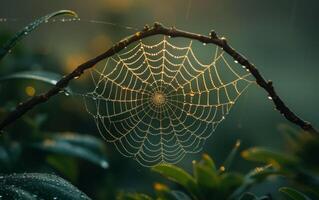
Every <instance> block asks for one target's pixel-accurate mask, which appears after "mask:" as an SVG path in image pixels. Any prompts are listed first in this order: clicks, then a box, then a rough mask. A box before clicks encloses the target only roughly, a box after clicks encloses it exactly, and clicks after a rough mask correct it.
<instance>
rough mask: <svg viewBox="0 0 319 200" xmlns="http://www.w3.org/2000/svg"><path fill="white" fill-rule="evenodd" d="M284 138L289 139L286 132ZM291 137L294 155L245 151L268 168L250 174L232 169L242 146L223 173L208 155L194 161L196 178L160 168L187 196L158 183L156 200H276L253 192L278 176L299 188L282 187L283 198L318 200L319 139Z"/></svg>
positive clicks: (265, 150) (157, 169) (245, 155)
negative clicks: (318, 157) (316, 154)
mask: <svg viewBox="0 0 319 200" xmlns="http://www.w3.org/2000/svg"><path fill="white" fill-rule="evenodd" d="M284 134H285V135H287V133H285V132H284ZM288 134H290V137H289V139H287V143H289V144H291V143H293V144H294V148H293V150H291V151H290V152H282V151H275V150H272V149H268V148H262V147H254V148H250V149H247V150H244V151H242V153H241V155H242V157H243V158H245V159H247V160H250V161H253V162H255V163H263V164H265V166H261V167H257V168H255V169H253V170H251V171H249V172H248V173H246V174H241V173H237V172H233V171H230V168H229V167H230V165H231V163H232V160H233V158H234V156H235V154H236V152H237V151H238V148H239V142H237V143H236V145H235V147H234V148H233V150H232V151H231V152H230V154H229V155H228V156H227V158H226V159H225V161H224V164H223V165H221V166H220V167H219V169H218V168H217V167H216V165H215V162H214V161H213V159H212V158H211V157H210V156H209V155H207V154H204V155H203V156H202V159H201V160H200V161H198V162H197V161H193V175H191V174H189V173H187V172H186V171H185V170H183V169H181V168H179V167H177V166H175V165H168V164H160V165H157V166H155V167H153V168H152V169H153V171H155V172H157V173H160V174H161V175H163V176H164V177H165V178H167V179H169V180H171V181H173V182H175V183H177V184H178V185H180V186H181V187H182V190H183V192H182V191H178V192H181V194H183V196H182V197H181V196H174V195H172V194H173V191H175V190H171V189H170V188H169V187H168V186H166V185H164V184H159V183H156V184H155V186H154V189H155V193H156V199H168V200H171V199H195V200H207V199H218V200H219V199H229V200H232V199H239V200H267V199H273V198H274V197H271V196H269V195H268V194H267V192H265V194H267V195H264V196H261V197H259V196H258V195H256V194H254V193H252V192H251V191H252V188H254V187H255V186H256V185H257V184H258V183H263V182H267V181H268V178H269V177H276V176H280V177H282V178H285V179H286V182H287V183H286V184H288V185H291V186H294V187H297V188H299V189H293V188H292V187H280V188H279V189H278V191H279V192H280V194H281V197H282V198H283V197H285V199H288V200H289V199H292V200H310V199H318V198H319V195H318V191H319V190H318V189H319V176H318V174H319V170H318V165H317V158H316V157H313V159H309V156H308V155H309V154H310V155H314V154H313V151H314V150H317V149H318V148H319V137H318V136H317V135H313V134H310V133H305V132H302V133H299V132H294V133H292V132H291V130H290V133H288ZM291 136H293V137H291ZM286 138H288V137H286ZM317 152H318V151H317ZM225 166H227V168H226V167H225ZM301 191H302V192H301ZM184 192H185V193H184ZM303 192H305V193H303ZM133 199H134V198H133ZM274 199H277V197H276V198H274Z"/></svg>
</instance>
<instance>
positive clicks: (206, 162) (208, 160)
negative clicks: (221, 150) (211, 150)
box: [200, 153, 216, 171]
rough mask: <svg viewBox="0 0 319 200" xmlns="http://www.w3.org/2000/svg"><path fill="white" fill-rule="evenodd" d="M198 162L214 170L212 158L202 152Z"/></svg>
mask: <svg viewBox="0 0 319 200" xmlns="http://www.w3.org/2000/svg"><path fill="white" fill-rule="evenodd" d="M200 163H201V164H202V165H204V166H206V167H208V168H211V169H212V170H213V171H216V165H215V162H214V160H213V159H212V158H211V157H210V156H209V155H208V154H206V153H205V154H203V155H202V159H201V161H200Z"/></svg>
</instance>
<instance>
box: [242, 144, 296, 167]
mask: <svg viewBox="0 0 319 200" xmlns="http://www.w3.org/2000/svg"><path fill="white" fill-rule="evenodd" d="M242 156H243V157H244V158H245V159H247V160H251V161H257V162H262V163H274V162H275V163H277V164H294V163H297V161H298V159H297V158H296V157H294V156H291V155H288V154H284V153H280V152H277V151H274V150H270V149H266V148H257V147H255V148H251V149H248V150H245V151H243V152H242Z"/></svg>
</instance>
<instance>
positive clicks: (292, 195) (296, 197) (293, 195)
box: [279, 187, 311, 200]
mask: <svg viewBox="0 0 319 200" xmlns="http://www.w3.org/2000/svg"><path fill="white" fill-rule="evenodd" d="M279 191H280V192H281V193H282V194H284V195H285V196H286V197H288V199H292V200H311V199H310V198H309V197H307V196H306V195H305V194H303V193H302V192H300V191H298V190H295V189H293V188H289V187H282V188H280V189H279Z"/></svg>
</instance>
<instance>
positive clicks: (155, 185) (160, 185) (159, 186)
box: [154, 183, 168, 191]
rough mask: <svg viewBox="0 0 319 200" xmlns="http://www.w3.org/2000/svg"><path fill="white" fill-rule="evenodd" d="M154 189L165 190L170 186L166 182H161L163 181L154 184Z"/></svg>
mask: <svg viewBox="0 0 319 200" xmlns="http://www.w3.org/2000/svg"><path fill="white" fill-rule="evenodd" d="M154 189H155V190H157V191H163V190H167V189H168V187H167V186H166V185H164V184H161V183H155V184H154Z"/></svg>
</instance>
